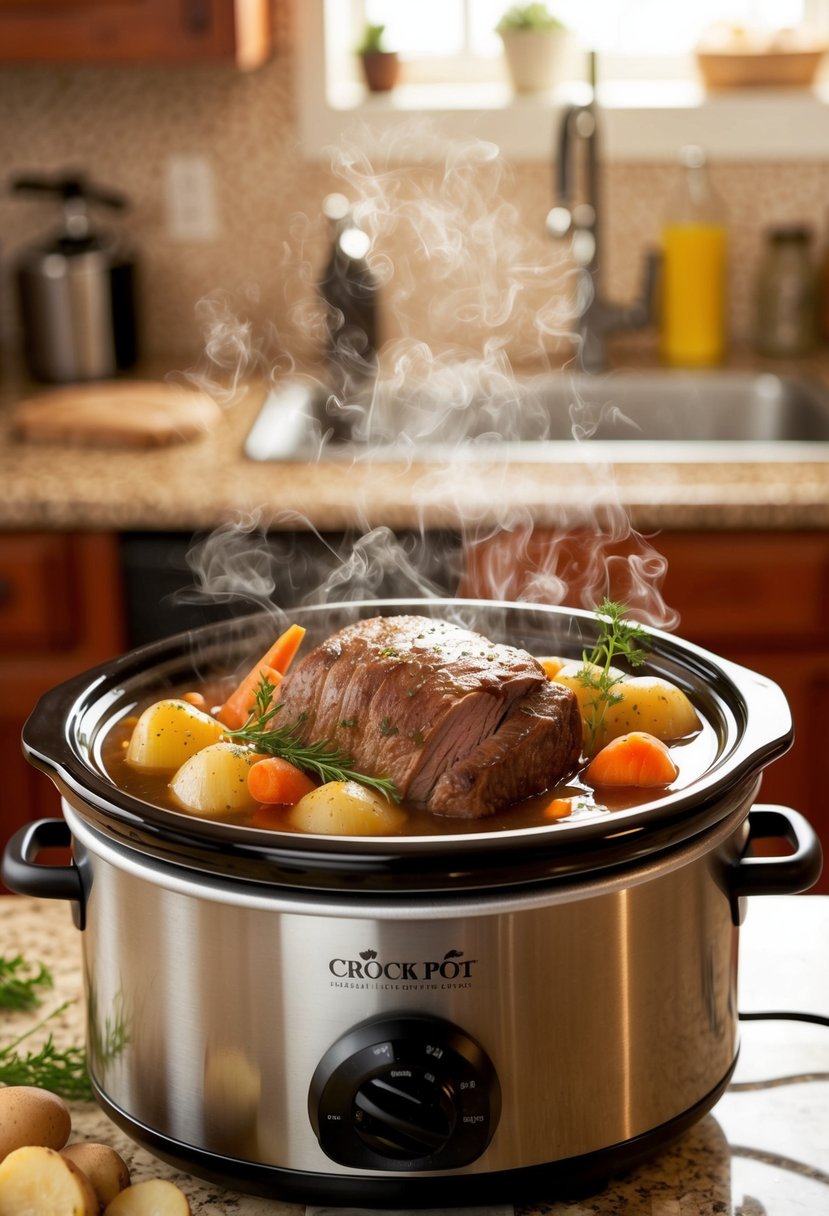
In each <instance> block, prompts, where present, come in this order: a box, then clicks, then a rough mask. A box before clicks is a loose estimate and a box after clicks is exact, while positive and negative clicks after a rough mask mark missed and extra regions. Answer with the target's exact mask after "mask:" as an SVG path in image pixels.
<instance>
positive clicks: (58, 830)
mask: <svg viewBox="0 0 829 1216" xmlns="http://www.w3.org/2000/svg"><path fill="white" fill-rule="evenodd" d="M71 843H72V833H71V831H70V830H69V824H68V823H66V821H65V820H63V819H36V820H34V821H33V822H32V823H27V824H24V826H23V827H22V828H19V829H18V830H17V831H16V832H15V834H14V835H13V836H12V838H11V839H10V840H9V842H8V843H7V845H6V848H5V851H4V853H3V865H2V876H3V882H4V883H5V884H6V886H7V887H8V888H9V890H10V891H14V892H16V893H17V894H18V895H34V896H36V897H37V898H39V899H66V900H69V901H70V903H71V904H72V917H73V920H74V922H75V924H76V926H77V927H78V928H79V929H83V927H84V924H85V923H86V891H85V888H84V881H83V874H82V873H81V868H80V866H79V865H78V863H77V862H76V861H75V860H73V861H72V862H71V864H70V865H68V866H50V865H38V863H37V858H38V856H39V855H40V853H41V852H42V851H43V849H56V848H60V849H65V848H68V847H69V845H71Z"/></svg>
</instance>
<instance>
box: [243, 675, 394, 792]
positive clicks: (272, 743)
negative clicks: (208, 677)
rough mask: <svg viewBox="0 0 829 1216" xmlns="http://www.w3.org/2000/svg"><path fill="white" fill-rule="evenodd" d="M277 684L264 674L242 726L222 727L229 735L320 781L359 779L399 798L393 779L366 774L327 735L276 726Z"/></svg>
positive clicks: (360, 781) (277, 710) (278, 707)
mask: <svg viewBox="0 0 829 1216" xmlns="http://www.w3.org/2000/svg"><path fill="white" fill-rule="evenodd" d="M275 691H276V685H275V684H272V683H271V682H270V680H269V679H268V678H267V676H265V675H263V676H262V678H261V679H260V681H259V683H258V684H257V686H256V692H255V694H254V707H253V711H252V713H251V715H250V717H249V718H248V720H247V722H246V723H245V725H244V726H242V727H240V728H239V729H238V730H228V731H225V735H226V736H227V738H228V739H232V740H234V741H238V742H239V743H247V744H249V745H250V746H251V747H252V748H253V749H254V751H257V752H264V753H266V754H267V755H269V756H281V758H282V759H283V760H287V761H288V762H289V763H290V764H295V765H296V767H297V768H301V769H302V771H303V772H305V773H312V774H313V775H314V776H315V777H319V779H320V780H321V781H359V783H360V785H366V786H368V787H369V788H370V789H374V790H378V791H379V792H380V793H381V794H383V795H384V796H385V797H386V798H390V799H392V800H393V801H395V802H397V801H399V795H398V793H397V790H396V788H395V785H394V782H393V781H391V780H389V778H387V777H367V776H366V775H365V774H364V773H358V772H357V770H356V769H355V768H354V767H353V761H352V759H351V757H350V756H348V755H347V754H346V753H345V752H343V751H341V750H340V749H339V748H338V747H336V746H335V745H334V744H332V743H331V742H330V741H329V740H327V739H319V740H317V742H315V743H303V742H302V741H301V740H300V739H298V738H297V736H296V733H295V731H294V730H293V729H292V728H291V727H290V726H276V725H275V724H274V719H275V718H276V715H277V714H278V713H279V711H280V710H281V709H282V706H281V704H279V703H277V704H274V697H273V694H274V692H275Z"/></svg>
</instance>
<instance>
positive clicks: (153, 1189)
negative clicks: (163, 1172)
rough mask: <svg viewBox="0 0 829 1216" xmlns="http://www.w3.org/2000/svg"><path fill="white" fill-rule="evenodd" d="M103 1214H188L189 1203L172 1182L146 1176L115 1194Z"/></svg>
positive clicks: (170, 1215) (110, 1215)
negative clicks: (142, 1180) (146, 1177)
mask: <svg viewBox="0 0 829 1216" xmlns="http://www.w3.org/2000/svg"><path fill="white" fill-rule="evenodd" d="M104 1216H190V1204H189V1202H188V1200H187V1196H186V1195H185V1194H184V1191H181V1190H179V1188H178V1187H177V1186H176V1184H175V1183H174V1182H168V1181H167V1180H166V1179H165V1178H148V1179H147V1180H146V1181H145V1182H136V1183H135V1184H134V1185H133V1186H128V1187H127V1188H126V1190H123V1191H121V1192H120V1194H118V1195H116V1196H115V1198H114V1199H113V1200H112V1201H111V1202H110V1203H108V1204H107V1206H106V1207H105V1209H104Z"/></svg>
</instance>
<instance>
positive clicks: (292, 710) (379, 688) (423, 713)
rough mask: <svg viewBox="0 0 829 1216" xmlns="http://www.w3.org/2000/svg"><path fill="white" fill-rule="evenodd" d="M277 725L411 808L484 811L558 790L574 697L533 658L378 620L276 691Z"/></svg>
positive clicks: (576, 742)
mask: <svg viewBox="0 0 829 1216" xmlns="http://www.w3.org/2000/svg"><path fill="white" fill-rule="evenodd" d="M279 700H280V703H281V705H282V709H281V710H280V713H279V722H280V724H285V725H291V726H293V727H294V728H295V729H296V731H297V733H298V734H299V735H300V737H301V738H302V739H303V740H304V741H305V742H311V741H314V740H319V739H326V740H328V741H330V742H331V743H332V744H335V745H336V746H337V747H339V748H341V749H342V750H343V751H344V752H346V753H347V754H348V755H349V756H350V757H351V758H352V760H353V762H354V765H355V767H356V768H357V769H359V770H360V771H361V772H364V773H366V774H367V775H369V776H375V777H388V778H391V780H392V781H394V783H395V786H396V787H397V790H398V792H399V794H400V796H401V798H403V799H404V800H406V801H408V802H412V803H415V804H418V805H422V806H425V807H427V808H428V809H429V810H431V811H434V812H435V813H436V814H440V815H451V816H456V817H463V818H477V817H479V816H482V815H489V814H492V813H493V812H495V811H498V810H501V809H502V808H504V807H507V806H509V805H510V804H511V803H513V802H517V801H518V800H520V799H522V798H526V797H528V796H529V795H531V794H535V793H540V792H541V791H542V790H544V789H547V788H549V787H550V786H551V785H554V784H556V782H558V781H559V780H560V779H561V778H562V777H563V776H564V775H565V774H566V773H568V772H569V771H570V770H571V769H572V768H573V767H574V766H575V764H576V763H577V761H578V758H579V753H580V749H581V737H582V727H581V717H580V714H579V709H578V703H577V701H576V698H575V696H574V694H573V693H572V692H571V691H570V689H568V688H565V687H564V686H563V685H553V684H551V683H550V682H549V681H548V680H547V678H546V675H545V673H544V669H543V668H542V667H541V665H540V663H538V662H537V661H536V660H535V659H534V658H533V657H532V656H531V655H530V654H528V653H527V652H526V651H524V650H519V649H516V648H514V647H511V646H504V645H501V644H499V643H495V642H491V641H490V640H489V639H488V638H485V637H483V636H481V635H480V634H478V633H474V632H472V631H471V630H468V629H462V628H460V627H459V626H457V625H453V624H450V623H449V622H447V621H438V620H432V619H431V618H429V617H419V616H389V617H373V618H371V619H369V620H364V621H358V622H357V623H355V624H353V625H349V626H347V627H346V628H345V629H343V630H341V631H340V632H339V633H336V634H334V635H333V636H332V637H330V638H328V639H327V641H325V642H323V643H322V645H320V646H318V647H317V648H316V649H315V650H313V651H311V653H310V654H308V655H307V656H306V657H305V658H304V659H303V660H302V661H301V662H299V663H298V664H297V665H296V666H295V667H294V668H293V669H292V670H291V671H290V672H289V673H288V674H287V675H286V676H285V679H284V680H283V681H282V683H281V684H280V686H279Z"/></svg>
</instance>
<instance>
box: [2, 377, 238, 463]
mask: <svg viewBox="0 0 829 1216" xmlns="http://www.w3.org/2000/svg"><path fill="white" fill-rule="evenodd" d="M220 417H221V410H220V409H219V406H218V405H217V404H216V402H215V401H214V400H213V398H212V397H209V396H208V395H207V393H204V392H201V391H199V390H198V389H191V388H185V387H183V386H181V385H176V384H164V383H161V382H158V381H152V380H147V381H141V380H106V381H100V382H98V383H96V384H83V385H80V384H73V385H67V386H66V387H65V388H56V389H50V390H48V391H47V392H43V393H38V394H36V395H35V396H32V397H27V398H26V399H25V400H23V401H20V402H19V403H18V404H17V405H16V406H15V408H14V426H15V429H16V431H17V433H18V434H19V435H21V436H22V437H23V438H25V439H30V440H34V441H36V442H49V443H67V444H80V445H86V446H90V447H109V448H115V447H139V448H151V447H163V446H164V445H166V444H172V443H184V442H186V441H187V440H188V439H195V438H197V436H199V435H203V434H204V433H205V432H206V431H209V430H212V428H213V427H214V426H215V425H216V424H217V422H218V421H219V418H220Z"/></svg>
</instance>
